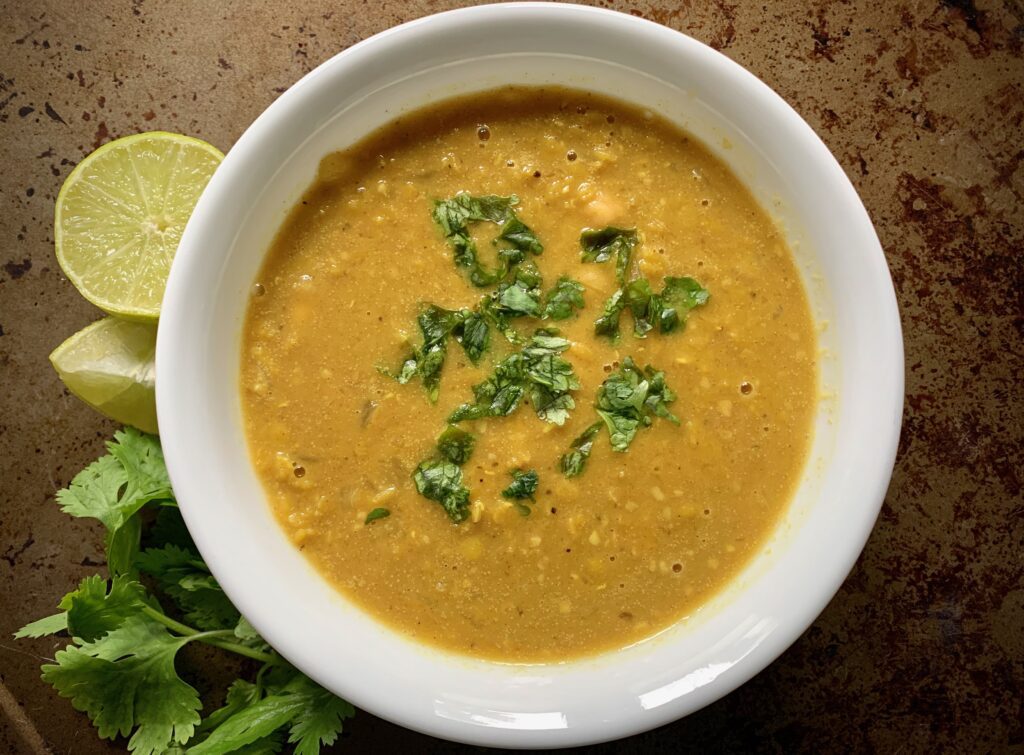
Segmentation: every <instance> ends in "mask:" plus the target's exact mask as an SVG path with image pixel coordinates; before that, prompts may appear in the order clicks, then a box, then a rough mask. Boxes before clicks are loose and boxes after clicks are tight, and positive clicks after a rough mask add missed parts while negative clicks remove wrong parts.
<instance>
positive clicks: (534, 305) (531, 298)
mask: <svg viewBox="0 0 1024 755" xmlns="http://www.w3.org/2000/svg"><path fill="white" fill-rule="evenodd" d="M540 282H541V277H540V271H539V270H538V269H537V266H536V265H534V264H533V263H532V262H527V263H525V264H523V265H522V266H520V267H519V268H518V269H517V270H516V275H515V279H514V280H513V281H511V282H509V283H502V284H501V285H499V286H498V288H497V290H495V292H494V293H493V294H491V296H490V297H489V299H490V306H488V307H487V308H486V311H489V312H492V313H496V314H498V315H501V316H503V317H540V315H541V305H540V296H541V294H540Z"/></svg>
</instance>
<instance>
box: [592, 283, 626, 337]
mask: <svg viewBox="0 0 1024 755" xmlns="http://www.w3.org/2000/svg"><path fill="white" fill-rule="evenodd" d="M625 308H626V303H625V302H624V301H623V300H622V289H621V288H620V289H618V290H617V291H616V292H615V293H614V294H612V295H611V296H610V297H608V300H607V301H606V302H605V303H604V309H603V310H602V311H601V316H600V317H598V318H597V319H596V320H595V321H594V333H596V334H597V335H599V336H608V337H610V338H612V339H616V338H618V336H619V316H620V315H621V314H622V310H623V309H625Z"/></svg>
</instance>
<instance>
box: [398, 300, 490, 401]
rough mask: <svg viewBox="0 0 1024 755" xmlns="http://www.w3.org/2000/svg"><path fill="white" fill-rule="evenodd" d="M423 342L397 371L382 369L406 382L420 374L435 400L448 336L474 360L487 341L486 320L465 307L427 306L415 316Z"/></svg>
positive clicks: (399, 380)
mask: <svg viewBox="0 0 1024 755" xmlns="http://www.w3.org/2000/svg"><path fill="white" fill-rule="evenodd" d="M416 321H417V323H418V324H419V328H420V332H421V334H422V336H423V343H422V345H421V346H419V347H414V348H413V352H412V354H410V355H409V356H408V357H406V359H405V361H403V362H402V366H401V367H399V369H398V372H397V373H391V372H389V371H388V370H381V371H382V372H384V373H385V374H387V375H390V376H391V377H393V378H395V379H396V380H397V381H398V382H399V383H401V384H402V385H405V384H406V383H408V382H409V381H411V380H412V379H413V378H414V377H416V376H417V375H419V377H420V379H421V380H422V381H423V387H424V388H426V389H427V394H428V395H429V396H430V400H431V401H437V397H438V395H439V392H440V385H441V370H442V368H443V367H444V363H445V358H446V356H447V353H448V339H449V338H451V337H454V338H455V340H456V341H457V342H458V343H459V344H460V345H461V346H462V348H463V350H464V351H465V352H466V356H468V357H469V359H470V361H472V362H474V363H475V362H476V361H477V360H479V359H480V356H481V355H482V354H483V353H484V351H485V350H486V349H487V346H488V343H489V342H490V327H489V326H488V324H487V320H486V319H485V318H484V317H483V316H482V315H480V314H479V313H477V312H473V311H471V310H468V309H460V310H451V309H444V308H443V307H438V306H437V305H436V304H429V305H427V306H426V307H425V308H424V309H423V311H422V312H420V314H419V316H418V317H417V318H416Z"/></svg>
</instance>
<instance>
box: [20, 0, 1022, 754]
mask: <svg viewBox="0 0 1024 755" xmlns="http://www.w3.org/2000/svg"><path fill="white" fill-rule="evenodd" d="M457 4H458V3H451V2H437V3H433V2H420V1H416V2H389V1H388V0H377V1H376V2H370V3H367V2H366V0H362V2H356V1H355V0H347V1H345V0H336V1H335V2H326V1H321V0H290V1H289V2H277V1H275V0H261V1H259V2H250V3H243V2H214V1H213V0H176V1H175V2H169V1H158V0H133V1H132V2H127V0H125V1H124V2H118V1H116V0H85V1H84V2H66V1H65V0H43V1H41V2H17V0H3V1H2V2H0V173H2V175H0V187H2V211H0V370H2V371H0V491H2V499H0V584H2V588H0V679H2V682H3V685H2V686H0V711H2V712H3V713H4V714H5V718H6V723H4V722H3V721H0V750H3V751H8V752H33V751H43V750H45V749H46V748H52V750H53V751H54V752H58V753H71V752H73V753H99V752H108V751H116V750H120V749H123V748H124V744H125V743H124V742H123V741H118V742H116V743H114V744H106V743H103V742H101V741H100V740H99V739H97V738H96V737H95V735H94V732H93V730H92V728H91V727H90V725H89V724H88V722H87V720H86V719H85V717H84V716H82V715H80V714H78V713H76V712H75V711H74V710H72V708H71V706H70V705H69V704H68V702H67V701H65V700H61V699H59V698H58V697H57V696H56V695H55V694H54V693H53V692H52V691H51V690H50V689H49V687H47V686H45V685H44V684H43V683H42V682H40V681H39V678H38V666H39V663H40V658H41V657H44V656H48V655H52V653H53V652H54V649H55V643H54V642H53V641H51V640H39V641H34V642H31V641H19V642H17V643H15V642H14V641H13V640H11V639H10V637H11V632H12V631H14V629H16V628H17V627H18V626H20V625H21V624H23V623H25V622H26V621H28V620H29V619H32V618H36V617H39V616H42V615H46V614H48V613H50V612H51V610H52V609H53V607H54V605H53V604H54V601H55V599H56V598H57V597H58V596H60V595H61V594H63V592H64V591H65V590H67V589H69V588H71V587H72V585H74V584H75V583H77V581H78V580H79V579H80V578H81V577H82V576H84V575H86V574H90V573H92V572H94V571H96V567H97V566H101V565H102V563H101V562H102V558H103V550H102V544H101V539H100V533H99V532H98V531H97V530H96V529H95V528H93V527H90V526H89V525H88V524H87V523H85V522H82V521H75V520H72V519H70V518H69V517H66V516H64V515H62V514H61V513H60V512H59V511H58V510H57V508H56V506H55V505H54V504H53V502H52V495H53V492H54V491H55V490H56V489H58V488H60V487H62V486H63V485H65V484H67V482H68V481H69V479H70V477H71V476H72V474H73V473H75V472H77V471H78V470H79V469H81V468H82V467H83V466H84V465H85V464H86V463H88V462H89V461H91V460H93V459H95V458H96V457H97V456H98V455H99V454H100V452H101V449H102V443H103V441H104V439H106V438H107V437H108V436H109V435H110V434H111V432H112V431H113V429H114V426H113V425H112V424H111V423H109V422H105V421H103V420H102V419H101V418H99V417H98V416H97V415H96V414H94V413H93V412H91V411H90V410H89V409H87V408H86V407H85V406H83V405H82V404H80V403H79V402H78V401H77V400H76V399H74V398H72V397H71V396H69V395H68V394H67V393H66V392H65V391H64V390H63V389H62V387H61V384H60V383H59V382H58V380H57V377H56V375H54V373H53V372H52V371H51V370H50V368H49V365H48V364H47V361H46V355H47V354H48V352H49V351H50V350H51V349H52V348H53V347H54V346H56V345H57V344H58V343H60V341H61V340H63V339H64V338H65V337H66V336H67V335H69V334H71V333H73V332H74V331H75V330H77V329H78V328H80V327H82V326H83V325H85V324H86V323H88V322H90V321H92V320H94V319H96V318H97V316H98V315H99V313H98V312H97V311H96V310H95V309H93V308H92V307H91V305H89V304H88V303H87V302H86V301H85V300H84V299H82V298H81V297H80V296H79V295H78V294H77V293H76V292H75V290H74V289H73V288H72V287H71V285H70V284H68V282H67V281H66V280H65V279H64V277H63V276H62V275H61V273H60V270H59V269H58V267H57V265H56V264H55V262H54V259H53V252H52V230H51V217H52V211H53V201H54V197H55V196H56V194H57V191H58V189H59V188H60V185H61V182H62V181H63V179H64V177H65V176H66V175H67V174H68V172H69V171H70V170H71V168H72V167H73V166H74V165H75V163H76V162H77V161H79V160H80V159H81V158H82V157H83V155H85V154H86V153H88V152H89V151H90V150H92V149H93V148H94V147H98V146H99V145H100V144H102V143H104V142H106V141H108V140H110V139H113V138H116V137H118V136H123V135H125V134H131V133H135V132H137V131H143V130H149V129H168V130H172V131H182V132H185V133H189V134H195V135H197V136H201V137H203V138H204V139H207V140H209V141H211V142H213V143H214V144H216V145H217V146H219V147H220V148H221V149H224V150H227V149H228V148H229V147H230V146H231V144H232V142H234V140H235V139H236V138H237V137H238V135H239V134H240V133H241V132H242V130H243V129H245V127H246V126H247V125H248V124H249V123H250V122H251V121H252V120H253V119H254V118H255V117H256V116H257V115H258V114H259V113H260V111H262V110H263V109H264V108H265V107H266V106H267V105H268V104H269V103H270V102H271V101H273V100H274V98H275V97H277V96H278V95H279V94H280V93H281V92H283V91H284V90H285V88H286V87H288V86H289V85H290V84H291V83H292V82H294V81H295V80H296V79H297V78H299V76H301V75H302V74H304V73H305V72H307V71H309V70H310V69H311V68H313V67H314V66H315V65H317V64H318V63H319V62H321V61H323V60H325V59H326V58H328V57H329V56H331V55H332V54H334V53H336V52H337V51H339V50H341V49H343V48H345V47H347V46H348V45H351V44H353V43H354V42H357V41H359V40H361V39H365V38H366V37H369V36H370V35H371V34H374V33H375V32H378V31H381V30H382V29H386V28H387V27H389V26H393V25H394V24H397V23H399V22H401V21H406V20H408V19H411V18H415V17H418V16H422V15H425V14H428V13H431V12H434V11H438V10H442V9H445V8H447V7H452V6H454V5H457ZM610 5H611V6H612V7H615V8H617V9H619V10H622V11H625V12H628V13H632V14H634V15H638V16H644V17H646V18H650V19H653V20H655V21H658V22H660V23H663V24H667V25H668V26H671V27H673V28H675V29H680V30H682V31H685V32H687V33H688V34H691V35H693V36H694V37H696V38H697V39H700V40H703V41H704V42H706V43H708V44H709V45H711V46H713V47H715V48H717V49H719V50H721V51H722V52H724V53H725V54H726V55H728V56H730V57H731V58H733V59H735V60H737V61H738V62H740V63H741V64H743V65H744V66H746V67H747V68H749V69H750V70H751V71H753V72H754V73H755V74H757V75H758V76H760V77H761V78H762V79H763V80H764V81H766V82H767V83H768V84H769V85H770V86H772V87H773V88H775V89H776V90H777V91H778V92H780V93H781V94H782V96H783V97H785V98H786V99H787V100H788V101H789V102H791V103H792V104H793V105H794V106H795V107H796V109H797V110H798V111H799V112H800V113H801V114H802V115H803V116H804V117H805V118H806V119H807V120H808V121H809V122H810V123H811V125H812V126H814V128H815V129H816V130H817V131H818V133H819V134H821V136H822V138H823V139H824V140H825V141H826V143H827V144H828V145H829V147H830V148H831V149H832V151H833V152H834V153H835V155H836V156H837V157H838V158H839V161H840V162H841V163H842V165H843V167H844V168H845V169H846V171H847V173H848V174H849V176H850V178H851V179H852V180H853V182H854V184H855V185H856V186H857V189H858V190H859V191H860V194H861V196H862V197H863V198H864V202H865V204H866V205H867V208H868V211H869V212H870V213H871V216H872V218H873V219H874V221H875V224H876V226H877V228H878V233H879V236H880V237H881V240H882V245H883V246H884V247H885V250H886V254H887V256H888V259H889V265H890V267H891V268H892V273H893V277H894V279H895V282H896V290H897V293H898V295H899V299H900V306H901V310H902V316H903V326H904V328H905V333H906V347H907V401H906V413H905V417H904V429H903V438H902V443H901V445H900V451H899V458H898V461H897V464H896V472H895V476H894V478H893V482H892V485H891V487H890V490H889V495H888V498H887V500H886V503H885V508H884V509H883V511H882V515H881V518H880V519H879V522H878V525H877V527H876V528H875V531H874V534H873V535H872V537H871V540H870V542H869V543H868V546H867V549H866V550H865V552H864V555H863V557H862V558H861V559H860V562H859V563H858V565H857V567H856V568H855V569H854V571H853V573H852V574H851V575H850V578H849V579H848V580H847V582H846V584H845V585H844V586H843V588H842V590H840V592H839V594H838V595H837V596H836V598H835V599H834V600H833V601H832V603H831V605H830V606H829V607H828V609H827V610H826V611H825V612H824V613H823V614H822V615H821V617H820V618H819V619H818V620H817V621H816V622H815V624H814V625H813V626H812V627H811V628H810V629H809V630H808V631H807V633H806V634H805V635H804V636H803V637H802V638H801V639H800V640H799V641H798V642H797V643H796V644H795V645H794V646H793V647H792V648H791V649H790V650H789V651H788V652H787V653H786V654H785V655H783V656H782V658H780V659H779V660H778V661H777V662H776V663H774V664H773V665H772V666H771V667H770V668H769V669H768V670H766V671H765V672H764V673H762V674H761V675H760V676H758V677H757V678H756V679H755V680H753V681H752V682H750V683H749V684H747V685H746V686H744V687H743V688H741V689H740V690H738V691H737V692H734V693H733V694H732V695H730V696H729V697H727V698H726V699H724V700H722V701H720V702H718V703H716V704H715V705H712V706H711V707H709V708H707V709H705V710H703V711H701V712H700V713H698V714H696V715H693V716H691V717H689V718H688V719H686V720H684V721H680V722H678V723H676V724H673V725H671V726H668V727H665V728H663V729H661V730H658V731H655V732H652V733H650V734H646V735H643V736H639V737H636V738H634V739H631V740H628V741H626V742H622V743H619V744H616V745H613V746H609V747H607V748H604V750H605V751H607V752H612V751H615V752H638V751H648V750H662V751H666V752H667V751H673V752H675V751H689V750H693V751H703V752H708V751H711V752H715V751H728V752H799V751H806V752H846V751H853V752H875V751H877V752H885V753H890V752H922V753H923V752H928V753H931V752H952V751H956V752H979V753H980V752H1024V710H1022V692H1024V584H1022V559H1024V553H1022V550H1024V521H1022V519H1024V502H1022V496H1021V475H1022V467H1024V464H1022V462H1024V458H1022V425H1024V417H1022V414H1024V409H1022V405H1024V404H1022V401H1021V391H1020V379H1021V375H1022V370H1024V358H1022V352H1024V346H1022V338H1021V335H1022V333H1021V331H1022V322H1024V320H1022V285H1021V277H1022V273H1021V271H1022V260H1021V256H1022V252H1024V248H1022V247H1024V209H1022V206H1024V167H1022V161H1024V124H1022V120H1024V57H1022V46H1024V5H1022V4H1021V2H1019V0H1002V2H1000V1H999V0H991V1H990V2H981V1H980V0H979V1H978V2H977V3H975V2H974V1H973V0H946V1H945V2H941V1H940V0H921V1H920V2H888V1H887V0H880V1H879V0H875V1H874V2H869V1H865V2H857V3H851V2H827V0H817V1H816V2H810V3H802V2H791V1H788V0H787V1H785V2H771V1H770V0H763V1H759V2H749V1H744V2H736V3H728V2H723V1H720V0H719V1H716V2H698V1H697V0H693V1H692V2H690V1H684V2H678V3H673V2H668V1H665V2H660V1H657V0H655V1H654V2H647V1H638V2H635V3H631V2H615V3H611V4H610ZM871 306H872V303H871V302H870V301H865V302H864V307H866V308H867V307H871ZM218 658H219V656H213V655H211V656H209V657H206V658H198V657H197V656H194V655H192V656H188V657H187V658H186V659H185V661H186V662H185V664H183V665H185V666H187V667H186V668H185V669H184V671H185V673H187V674H188V675H189V676H190V678H192V679H193V680H194V681H195V682H196V685H197V686H198V687H199V688H200V689H201V690H204V691H206V690H209V689H211V687H212V686H216V685H217V684H218V682H219V681H220V680H222V679H223V677H224V675H225V674H226V673H228V672H230V671H231V670H230V669H226V668H221V667H220V666H219V665H218V664H219V663H221V661H219V660H217V659H218ZM342 746H343V747H345V748H348V749H349V750H350V751H351V750H357V751H370V750H378V751H382V752H397V751H405V750H407V751H415V752H450V751H455V750H457V749H460V748H458V747H456V746H454V745H449V744H446V743H443V742H439V741H435V740H431V739H428V738H426V737H423V736H420V735H416V734H412V733H409V732H406V731H403V730H401V729H398V728H396V727H394V726H392V725H390V724H387V723H384V722H382V721H380V720H377V719H375V718H373V717H372V716H370V715H368V714H360V715H359V716H358V717H357V718H356V719H355V720H354V721H353V722H352V723H351V725H350V726H349V727H348V730H347V731H346V733H345V735H344V738H343V741H342ZM399 748H402V750H400V749H399ZM597 749H601V748H597Z"/></svg>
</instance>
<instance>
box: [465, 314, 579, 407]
mask: <svg viewBox="0 0 1024 755" xmlns="http://www.w3.org/2000/svg"><path fill="white" fill-rule="evenodd" d="M569 346H570V343H569V341H568V340H566V339H565V338H562V337H560V336H558V335H555V334H554V332H553V331H549V330H543V329H541V330H538V331H537V332H536V333H535V334H534V336H533V337H532V338H531V339H530V341H529V342H528V343H527V344H526V346H525V347H523V349H522V350H521V351H519V352H518V353H514V354H511V355H509V356H508V357H506V358H505V359H504V360H502V361H501V362H499V363H498V364H497V365H496V366H495V368H494V374H493V375H491V376H490V377H489V378H487V380H485V381H484V382H482V383H479V384H477V385H475V386H474V387H473V396H474V399H475V400H474V402H473V403H472V404H469V403H467V404H462V405H461V406H459V407H458V408H456V409H455V411H454V412H452V414H451V416H449V418H448V421H449V422H452V423H456V422H462V421H464V420H472V419H481V418H483V417H504V416H508V415H509V414H511V413H512V412H514V411H515V410H516V409H518V408H519V405H520V403H521V402H522V399H523V398H524V397H528V398H529V400H530V403H531V404H532V405H533V409H534V411H535V412H536V414H537V416H538V417H540V418H541V419H542V420H544V421H545V422H551V423H553V424H556V425H561V424H563V423H564V422H565V421H566V419H567V418H568V416H569V410H570V409H573V408H574V407H575V406H576V402H575V401H574V399H573V397H572V396H571V395H570V394H569V392H570V391H574V390H577V389H578V388H579V387H580V383H579V379H578V378H577V377H576V373H575V372H574V370H573V367H572V364H571V363H570V362H568V361H567V360H566V359H564V358H563V357H562V356H560V355H561V354H562V353H563V352H564V351H566V350H567V349H568V348H569Z"/></svg>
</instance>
